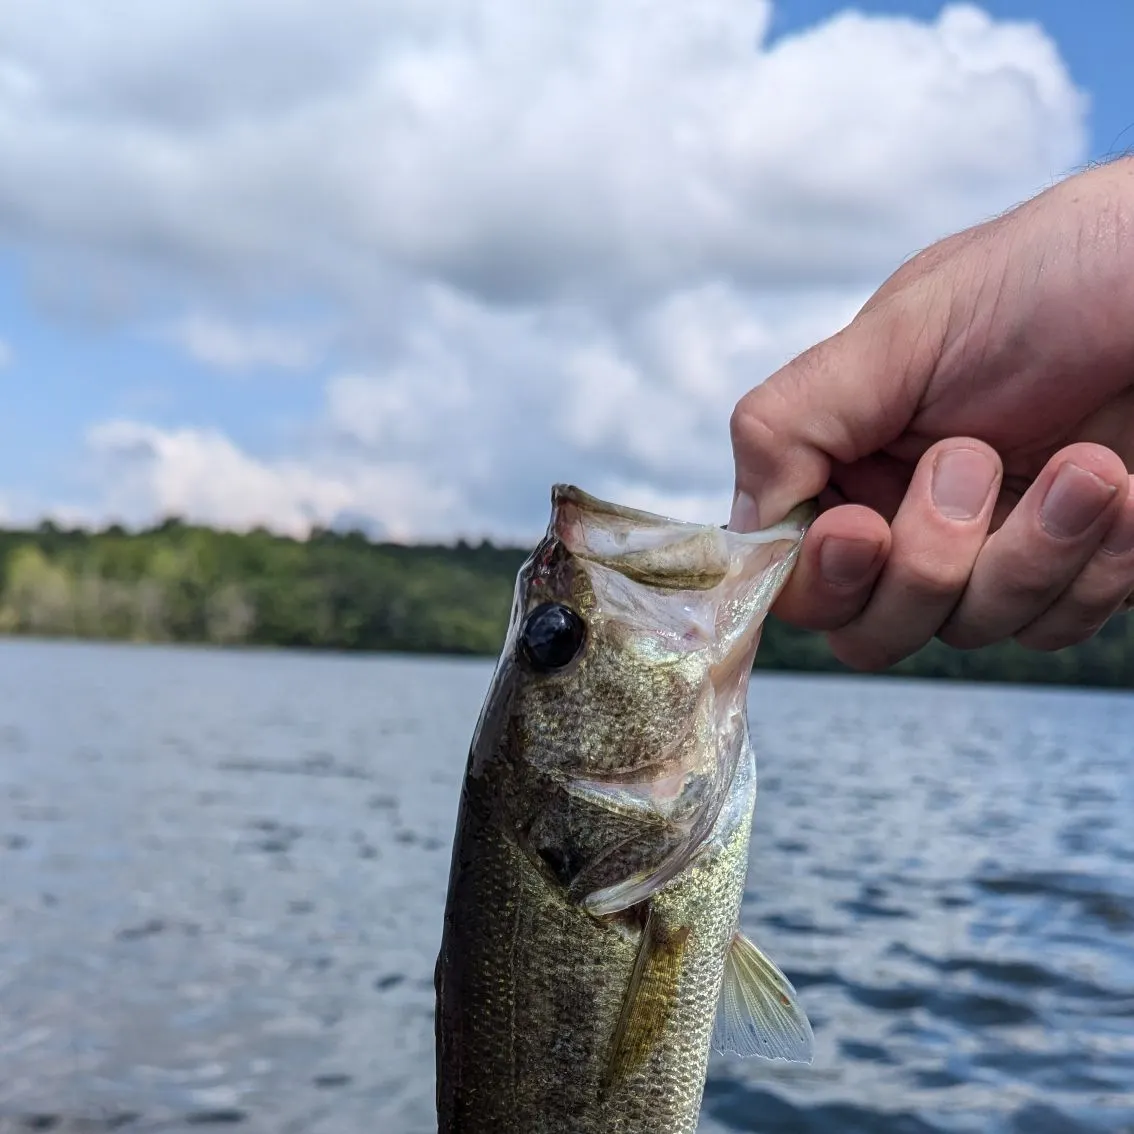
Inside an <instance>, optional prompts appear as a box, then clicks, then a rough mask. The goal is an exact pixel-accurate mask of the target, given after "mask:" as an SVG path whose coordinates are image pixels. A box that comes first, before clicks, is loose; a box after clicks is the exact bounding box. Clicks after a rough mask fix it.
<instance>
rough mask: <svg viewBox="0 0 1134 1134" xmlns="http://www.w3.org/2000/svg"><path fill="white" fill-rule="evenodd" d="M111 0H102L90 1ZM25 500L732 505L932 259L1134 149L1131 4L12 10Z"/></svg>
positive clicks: (13, 239)
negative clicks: (1047, 190) (829, 339)
mask: <svg viewBox="0 0 1134 1134" xmlns="http://www.w3.org/2000/svg"><path fill="white" fill-rule="evenodd" d="M96 8H97V14H96ZM0 26H2V27H3V28H4V34H3V36H2V37H0V391H3V393H4V395H5V396H4V397H3V400H2V401H0V410H2V412H0V523H6V524H26V523H33V522H38V520H40V519H42V518H45V517H50V518H53V519H55V520H56V521H57V522H60V523H65V524H82V525H88V526H97V525H102V524H105V523H109V522H122V523H125V524H127V525H130V526H135V525H142V524H147V523H150V522H153V521H155V520H158V519H160V518H162V517H164V516H168V515H179V516H182V517H184V518H186V519H190V520H194V521H199V522H207V523H213V524H217V525H221V526H225V527H231V528H236V529H244V528H248V527H251V526H255V525H258V524H263V525H265V526H267V527H269V528H272V529H274V530H277V531H280V532H286V533H290V534H295V535H298V536H303V535H304V534H305V533H306V532H307V531H308V530H309V529H310V528H311V526H312V525H316V524H317V525H322V526H335V527H341V528H354V527H357V528H362V529H363V530H365V531H367V532H368V533H370V534H372V535H374V536H376V537H380V538H389V539H398V540H451V539H455V538H457V537H465V538H472V539H476V538H481V537H485V536H487V537H490V538H494V539H497V540H507V541H516V540H518V541H523V542H530V541H531V539H533V538H534V537H535V536H536V535H538V534H539V532H540V531H541V530H542V528H543V526H544V524H545V523H546V518H547V509H548V492H549V488H550V485H551V484H552V483H553V482H555V481H559V480H567V481H572V482H574V483H577V484H579V485H580V486H581V487H584V488H586V489H587V490H589V491H591V492H594V493H596V494H598V495H600V496H605V497H607V498H610V499H615V500H618V501H620V502H622V503H626V504H634V505H638V506H641V507H647V508H651V509H654V510H658V511H663V512H666V513H667V514H670V515H675V516H679V517H681V518H685V519H692V520H704V521H715V522H721V521H723V519H724V518H725V516H726V515H727V510H728V503H729V497H730V493H731V484H732V480H731V477H732V465H731V453H730V449H729V442H728V418H729V413H730V411H731V409H732V406H733V404H734V403H735V402H736V400H737V399H738V398H739V397H740V396H741V395H742V394H743V393H744V392H745V390H747V389H748V388H749V387H751V386H753V385H755V384H756V383H758V382H760V381H761V380H763V378H765V377H766V376H767V375H768V374H770V373H772V372H773V371H774V370H775V369H777V368H778V367H779V366H780V365H782V364H783V363H784V362H785V361H787V360H788V359H789V358H791V357H792V356H793V355H794V354H796V353H798V352H799V351H801V350H803V349H805V348H806V347H807V346H809V345H811V344H812V343H814V342H816V341H818V340H819V339H821V338H823V337H825V336H826V335H828V334H831V333H833V332H834V331H836V330H837V329H838V328H839V327H841V326H843V325H844V324H845V323H846V322H847V321H848V320H849V319H850V318H851V317H852V316H853V315H854V313H855V311H856V310H857V309H858V307H859V306H860V305H861V304H862V303H863V302H864V301H865V299H866V298H867V297H868V296H869V295H870V293H871V292H872V291H873V290H874V289H875V288H876V287H877V286H878V285H879V284H880V283H881V282H882V281H883V280H884V279H885V278H886V276H887V275H889V273H890V272H891V271H893V270H894V268H896V267H897V266H898V265H899V264H900V263H901V262H902V260H903V259H905V258H906V257H908V256H909V255H911V254H912V253H914V252H916V251H917V250H918V249H919V248H922V247H924V246H925V245H927V244H929V243H931V242H932V241H933V240H934V239H936V238H938V237H940V236H942V235H945V234H946V233H949V232H952V231H956V230H957V229H960V228H963V227H966V226H967V225H969V224H972V223H975V222H978V221H981V220H984V219H987V218H988V217H990V216H993V215H995V214H996V213H999V212H1001V211H1002V210H1004V209H1006V208H1008V207H1010V206H1011V205H1013V204H1015V203H1017V202H1018V201H1021V200H1023V199H1025V198H1027V197H1028V196H1030V195H1031V194H1033V193H1034V192H1036V191H1038V190H1040V189H1042V188H1043V187H1045V186H1047V185H1049V184H1051V183H1052V181H1053V180H1055V179H1057V178H1059V177H1061V176H1063V175H1065V174H1066V173H1067V172H1069V171H1071V170H1074V169H1075V168H1077V167H1079V166H1081V165H1082V164H1083V163H1084V162H1086V161H1088V160H1090V159H1095V158H1102V157H1105V156H1107V155H1109V154H1113V153H1115V152H1118V151H1121V150H1122V149H1123V148H1125V147H1130V148H1134V79H1131V78H1130V68H1129V59H1128V55H1129V52H1128V51H1126V50H1124V47H1123V45H1128V44H1129V43H1131V42H1134V5H1125V4H1117V3H1114V2H1113V0H1079V2H1078V3H1075V4H1069V3H1066V0H1032V2H1028V0H1003V2H993V0H989V2H988V3H985V4H984V5H983V6H973V5H970V4H951V5H945V6H942V5H940V4H936V3H930V2H923V0H877V2H874V0H868V2H864V3H861V4H859V5H857V6H855V7H853V8H849V7H847V6H846V5H843V4H838V3H830V2H827V0H780V2H778V3H772V2H769V0H543V2H542V3H540V4H532V3H531V0H164V2H163V3H162V4H161V5H156V4H153V3H152V2H151V0H102V2H101V3H100V4H99V5H97V6H92V5H89V4H87V3H85V2H84V0H0Z"/></svg>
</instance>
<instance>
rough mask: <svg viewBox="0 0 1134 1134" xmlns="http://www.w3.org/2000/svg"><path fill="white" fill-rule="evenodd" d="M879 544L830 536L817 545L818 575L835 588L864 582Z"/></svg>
mask: <svg viewBox="0 0 1134 1134" xmlns="http://www.w3.org/2000/svg"><path fill="white" fill-rule="evenodd" d="M880 550H881V547H880V545H879V544H877V543H875V542H874V541H873V540H869V539H839V538H838V537H836V536H830V537H829V538H827V539H825V540H824V541H823V542H822V543H821V544H820V545H819V573H820V574H821V575H822V576H823V578H824V580H825V581H826V582H828V583H833V584H834V585H835V586H836V587H849V586H851V585H853V584H855V583H861V582H864V581H865V580H866V579H867V578H868V577H869V576H870V573H871V571H872V570H873V568H874V564H875V563H876V562H877V560H878V552H879V551H880Z"/></svg>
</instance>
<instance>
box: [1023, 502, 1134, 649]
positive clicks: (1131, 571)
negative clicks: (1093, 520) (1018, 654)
mask: <svg viewBox="0 0 1134 1134" xmlns="http://www.w3.org/2000/svg"><path fill="white" fill-rule="evenodd" d="M1131 488H1132V489H1134V483H1132V484H1131ZM1132 592H1134V496H1127V498H1126V502H1125V504H1124V505H1123V508H1122V511H1121V512H1119V514H1118V516H1117V517H1116V518H1115V521H1114V523H1113V525H1112V526H1111V529H1110V531H1109V533H1108V534H1107V536H1106V538H1105V539H1104V540H1103V544H1102V546H1101V547H1100V548H1099V549H1098V551H1096V552H1095V554H1094V555H1093V556H1092V557H1091V559H1090V560H1088V562H1087V563H1086V565H1085V566H1084V567H1083V569H1082V570H1081V571H1080V572H1079V574H1078V576H1077V577H1076V578H1075V580H1074V581H1073V582H1072V583H1071V585H1070V586H1069V587H1068V588H1067V589H1066V590H1065V591H1064V592H1063V593H1062V594H1061V595H1060V596H1059V597H1058V598H1057V599H1056V600H1055V602H1053V603H1052V605H1051V606H1050V607H1048V609H1047V610H1046V611H1044V613H1043V614H1041V615H1040V616H1039V617H1038V618H1036V619H1034V620H1033V621H1032V622H1030V623H1029V624H1028V625H1027V626H1025V627H1024V628H1023V629H1022V630H1021V631H1020V632H1019V633H1018V634H1017V635H1016V641H1017V642H1019V643H1020V645H1022V646H1026V647H1028V648H1029V649H1032V650H1060V649H1062V648H1063V647H1064V646H1073V645H1075V644H1077V643H1079V642H1085V641H1086V640H1087V639H1088V638H1090V637H1092V636H1093V635H1094V634H1095V633H1096V632H1097V631H1098V630H1099V629H1100V628H1101V627H1102V626H1103V624H1104V623H1105V622H1106V621H1107V619H1108V618H1110V616H1111V615H1112V614H1114V613H1115V612H1116V611H1118V610H1124V609H1127V608H1128V606H1129V604H1128V599H1129V597H1130V596H1131V593H1132Z"/></svg>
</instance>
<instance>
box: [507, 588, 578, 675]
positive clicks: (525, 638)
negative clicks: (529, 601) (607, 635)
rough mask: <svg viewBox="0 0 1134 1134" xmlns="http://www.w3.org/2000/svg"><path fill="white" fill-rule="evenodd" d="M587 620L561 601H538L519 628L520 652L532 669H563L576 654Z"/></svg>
mask: <svg viewBox="0 0 1134 1134" xmlns="http://www.w3.org/2000/svg"><path fill="white" fill-rule="evenodd" d="M586 636H587V626H586V623H585V622H584V621H583V620H582V619H581V618H580V617H579V616H578V615H577V614H576V613H575V612H574V611H573V610H572V609H571V608H570V607H569V606H564V605H563V604H562V603H561V602H545V603H541V604H540V605H539V606H537V607H536V608H535V609H534V610H532V611H531V612H530V613H529V614H528V616H527V618H525V619H524V624H523V626H521V627H520V651H521V653H522V654H523V656H524V658H525V659H526V661H527V662H528V664H529V665H530V666H531V667H532V669H535V670H543V671H547V670H553V669H562V668H563V667H564V666H565V665H569V664H570V663H571V662H573V661H574V660H575V658H576V657H578V655H579V650H580V649H582V646H583V640H584V638H586Z"/></svg>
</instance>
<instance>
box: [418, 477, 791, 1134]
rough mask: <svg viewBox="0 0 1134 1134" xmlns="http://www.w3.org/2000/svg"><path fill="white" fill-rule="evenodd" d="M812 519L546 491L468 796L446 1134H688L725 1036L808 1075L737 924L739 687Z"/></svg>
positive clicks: (745, 793)
mask: <svg viewBox="0 0 1134 1134" xmlns="http://www.w3.org/2000/svg"><path fill="white" fill-rule="evenodd" d="M805 526H806V525H805V521H804V520H802V519H798V518H791V519H790V520H789V521H785V523H784V524H783V525H781V526H780V527H778V528H777V529H774V530H771V531H767V532H762V533H756V534H754V535H751V536H739V535H736V534H734V533H728V532H724V531H721V530H720V529H717V528H712V527H702V526H699V525H692V524H683V523H680V522H678V521H673V520H667V519H664V518H662V517H658V516H652V515H650V514H648V513H643V512H638V511H636V510H632V509H627V508H621V507H618V506H616V505H611V504H606V503H604V502H602V501H598V500H595V499H594V498H592V497H589V496H587V495H586V494H585V493H582V492H580V491H579V490H578V489H574V488H570V487H567V486H557V487H556V488H555V489H554V490H553V509H552V519H551V524H550V525H549V528H548V532H547V536H546V537H545V539H544V540H543V541H542V543H541V544H540V545H539V546H538V547H537V548H536V550H535V551H534V552H533V554H532V556H531V557H530V558H529V560H528V561H527V563H526V564H525V565H524V567H523V568H522V570H521V572H520V575H519V578H518V581H517V587H516V596H515V601H514V605H513V611H512V618H511V622H510V625H509V631H508V636H507V639H506V641H505V644H504V648H503V652H502V655H501V658H500V662H499V664H498V666H497V670H496V673H495V675H494V678H493V681H492V684H491V687H490V690H489V694H488V697H487V700H486V702H485V706H484V709H483V710H482V713H481V718H480V721H479V723H478V726H477V730H476V733H475V736H474V738H473V743H472V748H471V751H470V754H469V763H468V767H467V771H466V776H465V781H464V785H463V788H462V794H461V801H460V809H459V815H458V821H457V833H456V839H455V842H454V848H453V861H452V867H451V872H450V882H449V894H448V901H447V905H446V911H445V921H444V929H443V937H442V945H441V951H440V955H439V957H438V961H437V972H436V983H437V1109H438V1129H439V1134H488V1132H489V1131H491V1132H493V1134H568V1132H570V1134H599V1132H602V1134H692V1132H693V1131H694V1130H695V1128H696V1125H697V1116H698V1112H699V1109H700V1103H701V1094H702V1091H703V1088H704V1081H705V1071H706V1065H707V1061H708V1057H709V1050H710V1041H711V1040H712V1039H713V1037H714V1029H715V1037H716V1041H717V1045H718V1046H719V1047H721V1048H722V1049H728V1050H734V1051H737V1052H739V1053H741V1054H752V1053H754V1054H761V1055H766V1056H780V1057H784V1058H794V1059H809V1058H810V1044H811V1031H810V1026H809V1025H808V1024H807V1020H806V1017H805V1016H804V1015H803V1013H802V1010H801V1009H799V1008H798V1006H797V1005H796V1003H795V999H794V992H793V990H792V989H791V986H790V984H789V983H788V982H787V980H786V978H784V977H783V976H782V974H780V973H779V971H778V970H777V969H776V968H775V966H774V965H772V964H771V962H770V961H768V960H767V959H766V958H765V957H764V956H763V955H762V954H761V953H760V952H759V950H758V949H756V947H755V946H754V945H752V944H751V943H750V942H748V941H747V940H746V939H744V938H743V937H742V936H740V934H739V931H738V921H739V911H740V904H741V898H742V895H743V891H744V883H745V875H746V873H747V867H748V842H749V830H750V826H751V820H752V812H753V806H754V803H755V797H756V771H755V763H754V759H753V755H752V750H751V748H750V746H749V742H748V729H747V715H746V701H747V685H748V676H749V673H750V670H751V663H752V659H753V656H754V654H755V650H756V645H757V642H758V639H759V630H760V625H761V623H762V621H763V618H764V615H765V614H766V612H767V610H768V607H769V606H770V605H771V603H772V601H773V600H774V598H775V596H776V594H777V593H778V591H779V589H780V587H781V586H782V585H783V583H784V581H785V580H786V578H787V576H788V573H789V572H790V569H791V566H792V563H793V561H794V558H795V555H796V552H797V550H798V546H799V542H800V540H801V538H802V534H803V530H804V528H805ZM718 1006H719V1011H718Z"/></svg>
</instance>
